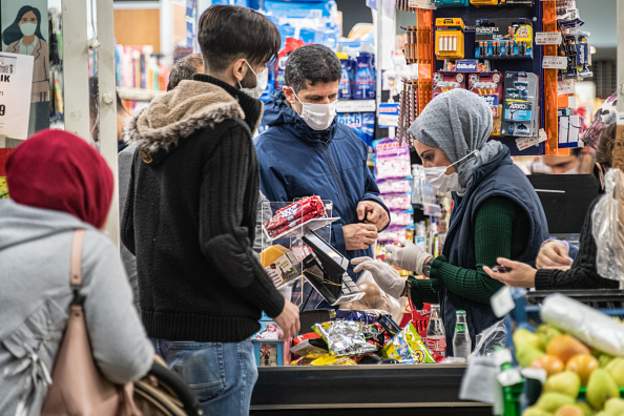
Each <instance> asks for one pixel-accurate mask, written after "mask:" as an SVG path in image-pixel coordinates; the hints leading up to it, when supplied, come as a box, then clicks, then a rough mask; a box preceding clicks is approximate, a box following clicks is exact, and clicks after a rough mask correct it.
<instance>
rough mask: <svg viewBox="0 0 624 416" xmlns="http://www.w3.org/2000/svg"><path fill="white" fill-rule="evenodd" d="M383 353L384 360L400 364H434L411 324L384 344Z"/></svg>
mask: <svg viewBox="0 0 624 416" xmlns="http://www.w3.org/2000/svg"><path fill="white" fill-rule="evenodd" d="M383 353H384V356H385V358H388V359H392V360H397V361H398V362H400V363H402V364H422V363H435V362H436V361H435V360H434V359H433V356H432V355H431V352H429V350H428V349H427V347H426V346H425V343H424V342H423V340H422V338H421V337H420V335H418V331H416V328H414V325H413V324H412V323H411V322H410V323H409V324H408V325H407V326H406V327H405V328H403V329H402V330H401V332H399V333H398V334H397V335H396V336H395V337H394V338H393V339H392V340H391V341H390V342H388V343H387V344H386V346H385V347H384V349H383Z"/></svg>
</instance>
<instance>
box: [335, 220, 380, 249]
mask: <svg viewBox="0 0 624 416" xmlns="http://www.w3.org/2000/svg"><path fill="white" fill-rule="evenodd" d="M342 233H343V235H344V241H345V246H346V248H347V250H349V251H353V250H366V249H368V248H369V247H370V246H371V245H373V244H374V243H375V240H377V226H375V225H373V224H349V225H345V226H344V227H342Z"/></svg>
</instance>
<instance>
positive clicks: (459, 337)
mask: <svg viewBox="0 0 624 416" xmlns="http://www.w3.org/2000/svg"><path fill="white" fill-rule="evenodd" d="M456 317H457V319H456V321H455V333H454V334H453V354H454V356H455V357H457V358H466V359H468V356H469V355H470V352H471V351H472V341H471V340H470V332H469V331H468V322H466V311H463V310H458V311H457V316H456Z"/></svg>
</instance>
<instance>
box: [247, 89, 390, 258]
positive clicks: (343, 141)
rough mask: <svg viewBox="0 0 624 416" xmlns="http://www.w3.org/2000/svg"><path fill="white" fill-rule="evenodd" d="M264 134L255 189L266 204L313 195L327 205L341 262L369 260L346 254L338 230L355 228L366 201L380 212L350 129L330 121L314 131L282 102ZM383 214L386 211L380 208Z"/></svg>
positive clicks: (273, 107)
mask: <svg viewBox="0 0 624 416" xmlns="http://www.w3.org/2000/svg"><path fill="white" fill-rule="evenodd" d="M264 122H265V123H266V124H267V125H268V129H267V130H265V131H264V133H262V134H261V135H260V136H259V137H258V140H257V142H256V150H257V154H258V161H259V163H260V188H261V190H262V192H263V193H264V195H266V197H267V198H268V200H269V201H272V202H278V201H279V202H281V201H285V202H287V201H292V200H294V199H296V198H300V197H305V196H309V195H319V196H320V197H321V198H322V199H323V200H330V201H332V202H333V216H335V217H340V220H339V221H338V222H336V223H334V225H332V236H331V244H332V245H333V246H334V247H336V249H338V250H339V251H340V252H341V253H342V254H344V255H345V256H346V257H347V258H349V259H352V258H355V257H359V256H370V255H372V249H370V248H369V249H368V250H358V251H347V250H346V248H345V242H344V236H343V233H342V226H343V225H345V224H353V223H357V222H358V219H357V213H356V208H357V204H358V203H359V202H360V201H365V200H370V201H375V202H377V203H379V204H381V205H382V206H383V207H384V208H386V206H385V204H384V202H383V200H382V199H381V197H380V196H379V188H377V184H376V183H375V180H374V179H373V176H372V174H371V172H370V170H369V168H368V166H367V158H368V150H367V147H366V145H365V144H364V143H363V142H362V141H361V140H360V139H358V138H357V136H356V135H355V134H354V133H353V132H352V131H351V129H350V128H349V127H347V126H345V125H343V124H340V123H338V122H336V121H334V123H333V124H332V125H331V127H330V128H329V129H327V130H324V131H315V130H313V129H311V128H310V127H308V125H307V124H306V123H305V122H304V121H303V119H301V117H299V115H298V114H297V113H295V112H294V111H293V110H292V109H291V107H290V106H289V105H288V104H287V103H286V101H285V99H284V98H283V96H279V97H277V99H276V100H274V101H273V102H272V103H270V104H269V108H267V110H266V112H265V117H264ZM386 210H387V208H386Z"/></svg>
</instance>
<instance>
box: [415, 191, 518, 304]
mask: <svg viewBox="0 0 624 416" xmlns="http://www.w3.org/2000/svg"><path fill="white" fill-rule="evenodd" d="M474 224H475V230H474V246H475V250H474V251H475V265H476V268H475V269H466V268H463V267H457V266H454V265H452V264H450V263H449V262H448V261H447V260H446V259H445V258H444V257H443V256H440V257H438V258H436V259H435V260H434V261H433V263H432V264H431V273H430V279H428V280H417V279H414V278H410V279H409V286H410V296H411V298H412V302H414V304H415V305H420V304H422V303H423V302H427V303H437V302H438V291H439V289H440V288H441V287H442V285H444V287H446V288H447V289H448V290H449V291H450V292H453V293H455V294H458V295H460V296H463V297H465V298H467V299H470V300H473V301H476V302H481V303H486V304H487V303H489V301H490V297H491V296H492V295H493V294H494V293H495V292H496V291H497V290H498V289H499V288H500V287H501V286H502V284H501V283H499V282H498V281H496V280H494V279H492V278H490V277H489V276H488V275H487V274H486V273H485V272H484V271H483V269H482V268H483V266H490V267H492V266H494V265H496V259H497V258H498V257H506V258H511V259H513V258H514V257H516V256H518V255H520V254H521V253H522V252H523V251H524V248H525V246H526V242H527V240H528V232H529V219H528V218H527V214H526V213H525V212H524V211H523V210H522V209H521V208H520V207H519V206H517V205H516V204H515V203H513V202H512V201H511V200H509V199H507V198H504V197H493V198H489V199H487V200H486V201H485V202H484V203H483V204H482V205H481V207H480V208H479V210H478V212H477V216H476V218H475V220H474Z"/></svg>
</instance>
